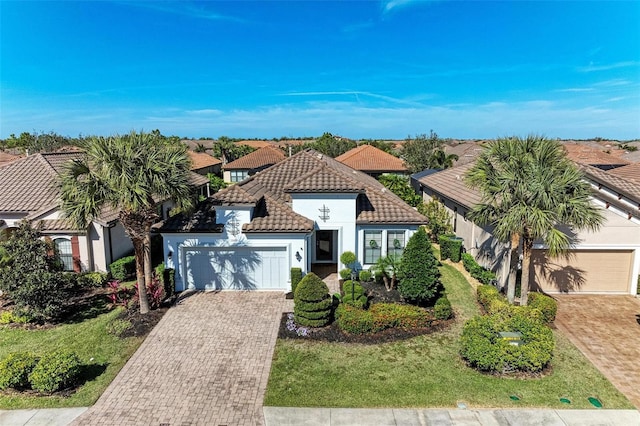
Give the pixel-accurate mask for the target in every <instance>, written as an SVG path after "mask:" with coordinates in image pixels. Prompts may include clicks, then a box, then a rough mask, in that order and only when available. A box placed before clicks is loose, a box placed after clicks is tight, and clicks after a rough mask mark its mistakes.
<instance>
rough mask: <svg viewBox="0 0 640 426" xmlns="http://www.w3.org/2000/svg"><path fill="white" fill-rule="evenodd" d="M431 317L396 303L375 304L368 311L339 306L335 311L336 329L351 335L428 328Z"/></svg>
mask: <svg viewBox="0 0 640 426" xmlns="http://www.w3.org/2000/svg"><path fill="white" fill-rule="evenodd" d="M433 320H434V317H433V315H432V314H431V313H430V312H429V311H427V310H425V309H422V308H419V307H417V306H411V305H400V304H398V303H376V304H374V305H371V307H370V308H369V310H363V309H358V308H356V307H354V306H350V305H345V304H340V306H338V309H336V322H337V324H338V327H339V328H340V329H341V330H342V331H344V332H346V333H351V334H365V333H377V332H379V331H382V330H386V329H388V328H417V327H428V326H429V325H431V323H432V322H433Z"/></svg>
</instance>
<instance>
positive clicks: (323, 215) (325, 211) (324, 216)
mask: <svg viewBox="0 0 640 426" xmlns="http://www.w3.org/2000/svg"><path fill="white" fill-rule="evenodd" d="M318 210H320V216H319V217H320V219H322V221H323V222H326V221H327V220H329V212H330V211H331V210H329V208H328V207H327V206H325V205H324V204H323V205H322V208H321V209H318Z"/></svg>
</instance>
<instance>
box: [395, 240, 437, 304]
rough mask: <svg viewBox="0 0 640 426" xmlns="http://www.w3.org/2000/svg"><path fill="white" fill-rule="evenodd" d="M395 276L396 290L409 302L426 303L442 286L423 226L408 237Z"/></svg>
mask: <svg viewBox="0 0 640 426" xmlns="http://www.w3.org/2000/svg"><path fill="white" fill-rule="evenodd" d="M397 276H398V280H399V285H398V291H399V292H400V295H401V296H402V297H403V298H404V299H405V300H406V301H408V302H409V303H414V304H424V303H428V302H430V301H431V300H433V299H434V298H435V297H436V296H437V295H438V292H439V291H440V289H441V287H442V284H441V283H440V271H439V270H438V261H437V260H436V257H435V255H434V254H433V249H432V247H431V242H430V241H429V237H428V236H427V233H426V232H425V230H424V228H419V229H418V230H417V231H416V232H415V233H414V234H413V235H412V236H411V238H409V241H408V242H407V246H406V247H405V250H404V253H403V255H402V260H401V261H400V265H399V266H398V271H397Z"/></svg>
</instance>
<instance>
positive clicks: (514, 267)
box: [507, 233, 520, 305]
mask: <svg viewBox="0 0 640 426" xmlns="http://www.w3.org/2000/svg"><path fill="white" fill-rule="evenodd" d="M519 247H520V234H518V233H513V234H511V252H510V253H509V281H508V282H507V300H508V301H509V303H511V304H512V305H513V301H514V300H515V298H516V277H517V275H518V257H519V256H518V248H519Z"/></svg>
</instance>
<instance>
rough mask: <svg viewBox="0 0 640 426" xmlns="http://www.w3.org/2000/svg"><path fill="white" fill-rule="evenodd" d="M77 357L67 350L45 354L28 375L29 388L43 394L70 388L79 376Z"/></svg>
mask: <svg viewBox="0 0 640 426" xmlns="http://www.w3.org/2000/svg"><path fill="white" fill-rule="evenodd" d="M80 370H81V363H80V359H79V358H78V356H77V355H76V354H75V353H74V352H71V351H68V350H64V349H63V350H58V351H53V352H49V353H46V354H44V355H43V356H42V358H40V361H39V362H38V364H37V365H36V366H35V368H34V369H33V371H32V372H31V374H30V375H29V382H30V383H31V387H32V388H33V389H35V390H37V391H40V392H43V393H52V392H55V391H58V390H60V389H64V388H66V387H69V386H72V385H74V384H75V382H76V381H77V380H78V376H79V375H80Z"/></svg>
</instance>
